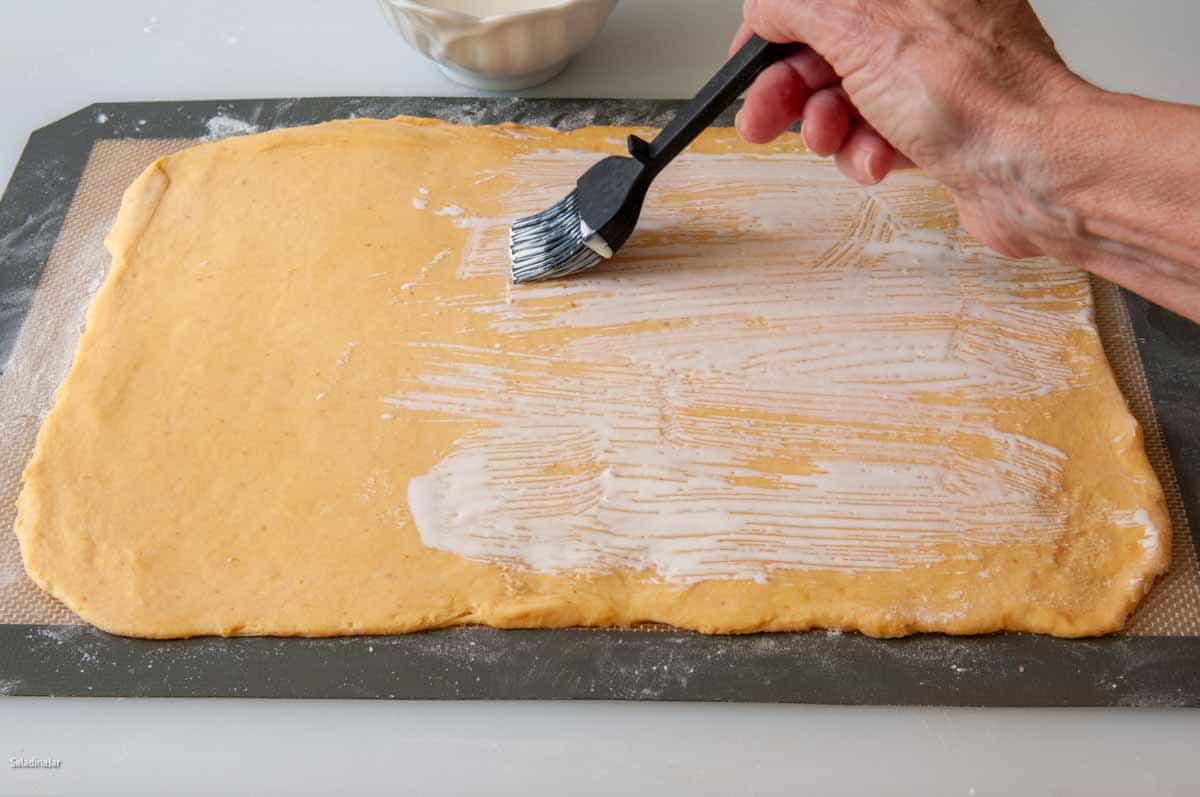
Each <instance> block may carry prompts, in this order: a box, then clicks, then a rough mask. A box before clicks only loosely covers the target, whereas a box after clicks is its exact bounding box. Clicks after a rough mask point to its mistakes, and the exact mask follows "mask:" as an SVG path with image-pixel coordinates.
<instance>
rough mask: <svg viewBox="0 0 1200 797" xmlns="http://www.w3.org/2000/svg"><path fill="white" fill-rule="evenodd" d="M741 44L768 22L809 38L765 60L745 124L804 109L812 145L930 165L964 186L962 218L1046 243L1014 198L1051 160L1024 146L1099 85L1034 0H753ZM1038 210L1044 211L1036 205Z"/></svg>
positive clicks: (870, 175) (775, 130)
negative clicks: (1063, 52)
mask: <svg viewBox="0 0 1200 797" xmlns="http://www.w3.org/2000/svg"><path fill="white" fill-rule="evenodd" d="M744 16H745V20H746V21H745V22H744V23H743V25H742V27H741V29H740V30H739V31H738V33H737V35H736V36H735V38H734V41H733V44H732V46H731V52H732V51H733V50H736V49H737V48H738V47H740V46H741V45H742V44H744V43H745V41H746V40H747V39H748V38H749V37H750V35H751V34H752V33H757V34H759V35H760V36H762V37H763V38H766V39H769V40H771V41H777V42H779V41H802V42H805V43H807V44H808V45H809V47H810V48H811V49H809V50H807V51H805V52H803V53H801V54H799V55H796V56H792V57H790V58H788V59H786V60H785V61H782V62H780V63H777V64H775V65H773V66H771V67H770V68H768V69H767V70H766V71H764V72H763V73H762V74H761V75H760V76H759V77H758V79H757V80H756V81H755V83H754V85H753V86H752V87H751V89H750V90H749V92H748V93H747V96H746V101H745V104H744V106H743V108H742V110H741V112H740V113H739V114H738V119H737V128H738V131H739V132H740V134H741V135H742V137H743V138H745V139H746V140H747V141H750V142H753V143H765V142H767V141H770V140H771V139H773V138H775V137H776V136H778V135H779V134H780V133H782V132H783V131H784V130H786V129H787V128H788V127H789V126H790V125H791V124H792V123H793V122H795V121H796V120H797V119H800V120H801V132H802V134H803V136H804V140H805V142H806V143H807V144H808V146H809V148H810V149H812V150H813V151H814V152H815V153H817V154H818V155H823V156H828V155H832V156H834V157H835V159H836V161H837V164H838V166H839V167H840V168H841V170H842V171H843V172H844V173H845V174H846V175H847V176H849V177H850V178H852V179H854V180H857V181H859V182H860V183H864V184H872V183H876V182H878V181H880V180H882V179H883V178H884V177H885V176H886V175H887V174H888V172H890V171H891V170H892V169H894V168H904V167H908V166H911V165H913V164H915V165H917V166H920V167H921V168H922V169H924V170H925V171H926V172H928V173H929V174H930V175H932V176H933V177H935V178H937V179H938V180H940V181H941V182H943V183H944V184H945V185H946V186H947V187H948V188H949V189H950V191H951V193H953V194H954V197H955V200H956V202H957V203H958V206H959V210H960V213H961V215H962V218H963V222H964V224H965V225H966V227H967V229H968V230H970V231H971V233H972V234H974V235H975V237H977V238H978V239H980V240H981V241H982V242H983V243H984V244H986V245H988V246H991V247H992V248H994V249H996V250H998V251H1000V252H1001V253H1003V254H1007V255H1011V256H1017V257H1023V256H1030V255H1036V254H1041V249H1042V247H1040V246H1039V245H1038V244H1037V243H1035V242H1034V241H1033V240H1031V239H1030V237H1029V235H1028V233H1027V226H1028V225H1027V224H1026V223H1024V222H1023V217H1024V216H1027V215H1028V214H1029V212H1030V210H1029V208H1027V207H1024V206H1018V205H1017V204H1016V203H1014V202H1013V200H1012V195H1013V191H1014V190H1015V187H1014V185H1013V183H1014V182H1016V181H1022V182H1024V183H1028V182H1030V180H1029V178H1030V177H1031V175H1029V174H1028V173H1027V172H1028V170H1030V169H1038V168H1043V164H1040V163H1038V162H1037V159H1036V158H1035V159H1033V161H1032V162H1029V160H1028V159H1026V158H1023V157H1022V152H1021V150H1022V141H1023V140H1024V139H1026V138H1027V134H1028V133H1029V131H1032V130H1036V131H1037V133H1036V135H1041V136H1046V135H1053V131H1047V130H1043V129H1042V126H1043V122H1044V117H1045V114H1046V113H1047V110H1048V109H1049V108H1051V107H1052V106H1053V105H1054V103H1055V102H1057V101H1058V100H1060V99H1061V98H1062V97H1063V96H1064V95H1065V94H1067V93H1070V92H1072V91H1074V90H1076V89H1080V90H1082V89H1084V88H1088V87H1087V85H1086V84H1085V83H1083V81H1081V80H1079V79H1078V78H1076V77H1075V76H1074V75H1072V74H1071V73H1070V72H1069V71H1068V70H1067V68H1066V66H1065V65H1064V64H1063V62H1062V59H1061V58H1060V57H1059V55H1058V53H1057V52H1056V51H1055V48H1054V43H1053V41H1052V40H1051V39H1050V36H1049V35H1048V34H1047V33H1046V31H1045V29H1044V28H1043V27H1042V25H1041V23H1040V22H1039V20H1038V18H1037V16H1036V14H1035V13H1034V12H1033V9H1032V8H1031V7H1030V6H1029V3H1028V1H1027V0H989V2H979V0H972V1H968V0H745V7H744ZM1034 212H1036V209H1035V211H1034Z"/></svg>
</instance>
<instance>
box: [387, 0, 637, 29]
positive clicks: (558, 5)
mask: <svg viewBox="0 0 1200 797" xmlns="http://www.w3.org/2000/svg"><path fill="white" fill-rule="evenodd" d="M383 2H385V3H387V4H388V5H390V6H393V7H395V8H397V9H401V10H403V9H413V10H417V11H420V12H422V13H426V14H431V15H434V16H442V17H444V18H448V19H452V20H456V21H458V22H459V23H463V22H474V23H485V24H493V23H497V22H508V21H511V20H515V19H522V18H527V17H534V16H538V15H541V14H545V13H548V12H553V11H559V10H562V9H565V8H570V7H571V6H581V5H591V4H596V3H609V4H611V5H612V6H614V7H615V6H616V5H617V3H618V2H619V0H544V2H545V5H541V6H537V7H536V8H527V9H525V10H523V11H509V12H506V13H501V14H490V15H488V16H486V17H477V16H475V15H474V14H468V13H467V12H465V11H458V10H455V9H453V8H444V7H441V6H438V5H433V3H436V2H437V0H383Z"/></svg>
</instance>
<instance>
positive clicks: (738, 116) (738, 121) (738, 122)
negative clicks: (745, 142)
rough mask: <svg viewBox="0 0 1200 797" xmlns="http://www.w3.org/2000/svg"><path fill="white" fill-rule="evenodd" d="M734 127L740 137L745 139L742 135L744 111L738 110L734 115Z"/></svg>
mask: <svg viewBox="0 0 1200 797" xmlns="http://www.w3.org/2000/svg"><path fill="white" fill-rule="evenodd" d="M733 127H734V129H736V130H737V131H738V135H739V136H742V138H745V137H746V136H745V135H743V134H742V109H741V108H738V112H737V113H735V114H734V115H733Z"/></svg>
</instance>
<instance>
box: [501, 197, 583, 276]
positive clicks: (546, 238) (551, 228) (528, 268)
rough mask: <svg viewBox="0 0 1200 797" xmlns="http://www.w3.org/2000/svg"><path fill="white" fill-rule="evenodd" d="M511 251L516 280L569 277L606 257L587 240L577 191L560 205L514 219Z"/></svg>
mask: <svg viewBox="0 0 1200 797" xmlns="http://www.w3.org/2000/svg"><path fill="white" fill-rule="evenodd" d="M508 251H509V255H510V256H511V258H512V279H513V282H534V281H535V280H546V279H556V278H558V277H565V276H568V275H570V274H574V273H576V272H579V271H586V270H587V269H589V268H592V267H593V266H596V265H598V264H599V263H600V262H601V261H603V259H604V258H602V257H601V256H600V255H599V254H597V253H596V252H595V251H593V250H592V249H591V248H589V247H588V245H587V244H586V243H584V240H583V224H582V222H581V220H580V218H579V211H578V209H577V208H576V206H575V192H574V191H572V192H571V193H569V194H567V195H566V197H564V198H563V200H562V201H561V202H559V203H558V204H557V205H554V206H552V207H550V208H547V209H546V210H543V211H542V212H541V213H537V214H535V215H533V216H525V217H524V218H520V219H517V220H516V221H515V222H513V225H512V229H511V230H510V231H509V238H508Z"/></svg>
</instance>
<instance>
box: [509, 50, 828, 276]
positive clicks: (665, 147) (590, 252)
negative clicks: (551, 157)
mask: <svg viewBox="0 0 1200 797" xmlns="http://www.w3.org/2000/svg"><path fill="white" fill-rule="evenodd" d="M803 48H804V45H803V44H796V43H791V44H774V43H772V42H769V41H767V40H765V39H762V38H760V37H758V36H753V37H751V38H750V41H748V42H746V44H745V45H743V46H742V48H741V49H740V50H738V51H737V53H735V54H734V56H733V57H732V58H730V59H729V61H728V62H727V63H726V64H725V66H723V67H721V70H720V71H719V72H717V74H716V75H714V76H713V78H712V79H711V80H710V81H708V83H706V84H705V85H704V88H702V89H700V93H699V94H697V95H696V96H695V97H694V98H693V99H692V100H691V102H689V103H688V104H687V105H686V106H684V108H683V109H682V110H680V111H679V113H677V114H676V115H675V117H674V118H673V119H672V120H671V122H670V124H668V125H667V126H666V127H665V128H663V130H662V132H661V133H659V134H658V136H657V137H656V138H655V139H654V141H653V142H647V141H644V140H643V139H641V138H638V137H637V136H634V135H631V136H629V140H628V147H629V155H630V157H623V156H612V157H608V158H605V159H604V160H602V161H600V162H599V163H597V164H596V165H595V166H593V167H592V168H590V169H588V170H587V172H585V173H584V175H583V176H582V177H580V178H579V181H578V183H577V184H576V186H575V190H574V191H572V192H571V193H569V194H567V196H566V197H565V198H564V199H563V200H562V201H561V202H559V203H558V204H557V205H554V206H553V207H551V208H548V209H546V210H544V211H542V212H541V213H537V214H535V215H533V216H526V217H524V218H520V219H517V220H516V221H515V222H513V225H512V228H511V230H510V231H509V239H508V248H509V255H510V257H511V258H512V279H513V282H532V281H534V280H544V279H554V278H556V277H565V276H567V275H569V274H575V273H577V272H580V271H584V270H586V269H589V268H592V267H593V266H595V265H597V264H599V263H601V262H603V261H604V260H607V259H609V258H611V257H612V256H613V253H614V252H616V251H617V249H619V248H620V247H621V245H622V244H624V243H625V241H626V240H627V239H628V238H629V236H630V234H631V233H632V232H633V228H634V227H635V226H636V225H637V220H638V214H640V213H641V211H642V202H643V201H644V200H645V198H646V192H647V191H648V190H649V188H650V183H651V182H652V181H653V180H654V178H655V177H657V176H658V173H659V172H661V171H662V170H663V169H664V168H665V167H666V165H667V164H668V163H670V162H671V161H672V160H673V159H674V158H675V156H676V155H678V154H679V153H680V152H682V151H683V150H684V148H685V147H687V145H688V144H690V143H691V142H692V141H693V140H694V139H695V138H696V136H698V135H700V132H701V131H702V130H704V128H706V127H708V126H709V125H710V124H712V123H713V121H714V120H716V118H717V117H718V116H720V115H721V112H722V111H724V110H725V109H726V108H728V107H729V105H730V104H731V103H732V102H733V101H734V100H736V99H737V98H738V97H739V96H741V93H742V92H743V91H745V90H746V88H747V87H749V85H750V84H751V83H753V82H754V78H756V77H758V75H759V73H760V72H762V71H763V70H764V69H766V68H767V67H768V66H770V65H771V64H773V63H775V62H776V61H779V60H780V59H782V58H784V57H786V56H788V55H791V54H793V53H796V52H799V51H800V50H802V49H803Z"/></svg>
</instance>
